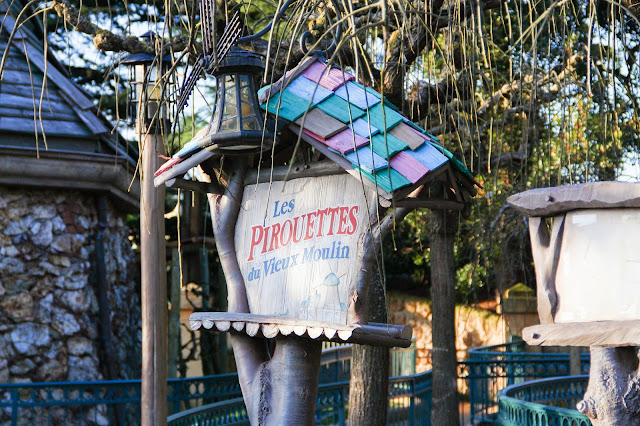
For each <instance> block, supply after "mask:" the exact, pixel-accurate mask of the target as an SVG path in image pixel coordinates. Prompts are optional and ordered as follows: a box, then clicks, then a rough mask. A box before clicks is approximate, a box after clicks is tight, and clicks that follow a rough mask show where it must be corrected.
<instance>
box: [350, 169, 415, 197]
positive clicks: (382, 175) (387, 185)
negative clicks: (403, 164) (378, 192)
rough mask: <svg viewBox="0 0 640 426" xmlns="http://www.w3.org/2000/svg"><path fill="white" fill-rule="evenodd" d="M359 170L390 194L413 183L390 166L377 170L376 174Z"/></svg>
mask: <svg viewBox="0 0 640 426" xmlns="http://www.w3.org/2000/svg"><path fill="white" fill-rule="evenodd" d="M358 170H360V171H361V172H362V174H363V175H364V176H365V177H366V178H367V179H369V180H370V181H371V182H373V183H375V184H377V185H378V186H379V187H381V188H382V189H384V190H385V191H386V192H388V193H390V194H392V193H393V192H395V191H397V190H398V189H400V188H404V187H406V186H407V185H410V184H411V182H410V181H409V180H408V179H407V178H406V177H404V176H402V175H401V174H400V173H399V172H398V171H396V170H394V169H391V168H389V167H387V168H384V169H380V170H378V171H376V172H375V175H374V174H372V173H369V172H367V171H366V170H363V169H358Z"/></svg>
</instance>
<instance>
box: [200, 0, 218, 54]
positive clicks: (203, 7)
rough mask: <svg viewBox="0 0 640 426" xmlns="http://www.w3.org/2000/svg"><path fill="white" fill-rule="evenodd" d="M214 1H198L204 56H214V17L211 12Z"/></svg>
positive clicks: (212, 11)
mask: <svg viewBox="0 0 640 426" xmlns="http://www.w3.org/2000/svg"><path fill="white" fill-rule="evenodd" d="M214 1H215V0H201V1H200V23H201V30H202V47H203V49H204V54H205V56H210V55H214V53H215V50H214V49H215V35H216V33H215V26H214V23H215V19H216V17H215V15H214V10H213V6H214V5H213V2H214Z"/></svg>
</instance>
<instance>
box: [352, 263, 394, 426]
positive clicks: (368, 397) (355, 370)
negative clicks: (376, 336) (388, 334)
mask: <svg viewBox="0 0 640 426" xmlns="http://www.w3.org/2000/svg"><path fill="white" fill-rule="evenodd" d="M369 319H370V320H371V321H373V322H380V323H386V322H387V309H386V301H385V297H384V289H383V286H382V282H381V280H380V275H379V274H378V273H374V274H373V277H372V280H371V283H370V285H369ZM388 389H389V348H385V347H380V346H369V345H354V346H353V352H352V358H351V383H350V387H349V424H350V425H367V426H377V425H381V426H383V425H386V424H387V406H388V402H387V397H388V396H387V395H388Z"/></svg>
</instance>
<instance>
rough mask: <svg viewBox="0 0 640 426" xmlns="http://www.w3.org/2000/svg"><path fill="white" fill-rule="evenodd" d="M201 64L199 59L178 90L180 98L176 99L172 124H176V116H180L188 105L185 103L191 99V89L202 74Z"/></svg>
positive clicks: (202, 67)
mask: <svg viewBox="0 0 640 426" xmlns="http://www.w3.org/2000/svg"><path fill="white" fill-rule="evenodd" d="M203 62H204V61H203V59H199V60H198V61H197V62H196V64H195V65H194V66H193V68H192V69H191V73H190V74H189V77H187V78H186V79H185V80H184V83H183V84H182V88H181V89H180V97H179V98H178V104H177V105H176V117H175V119H174V123H177V121H178V115H180V113H181V112H182V110H183V109H184V107H186V106H187V105H188V104H187V101H188V100H189V98H190V97H191V93H193V89H194V88H195V87H196V82H197V81H198V80H200V77H202V74H203V72H204V66H203Z"/></svg>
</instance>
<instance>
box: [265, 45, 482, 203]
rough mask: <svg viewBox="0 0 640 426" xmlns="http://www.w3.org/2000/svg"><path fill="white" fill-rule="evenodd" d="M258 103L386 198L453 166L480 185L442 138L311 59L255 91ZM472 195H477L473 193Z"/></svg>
mask: <svg viewBox="0 0 640 426" xmlns="http://www.w3.org/2000/svg"><path fill="white" fill-rule="evenodd" d="M259 98H260V102H261V106H262V108H263V109H264V110H266V111H267V112H269V113H270V114H271V115H273V116H275V117H276V118H278V119H284V120H287V121H288V122H290V126H291V127H292V129H294V130H295V131H296V132H297V133H300V132H302V133H301V136H302V138H303V139H304V140H305V141H307V142H308V143H310V144H311V145H313V146H314V147H315V148H316V149H318V150H319V151H321V152H322V153H323V154H325V155H326V156H327V157H328V158H330V159H331V160H333V161H334V162H336V163H338V164H340V165H341V166H342V167H343V168H344V169H345V170H347V171H348V172H351V173H352V174H354V173H353V172H355V174H361V175H362V176H364V177H365V178H366V179H367V181H368V182H369V183H370V185H371V186H374V187H376V188H377V189H378V193H379V194H380V195H381V196H383V197H384V198H386V199H392V198H393V199H401V198H403V197H404V196H406V195H408V194H409V193H411V192H412V191H413V190H415V189H416V188H418V187H419V186H420V185H422V184H424V183H425V182H427V181H429V180H430V179H432V178H434V177H435V174H436V173H435V172H437V171H439V170H441V169H443V168H447V167H448V168H450V169H451V170H452V171H454V172H455V174H456V175H458V177H457V178H456V179H462V180H464V181H466V182H465V183H466V184H467V185H465V186H466V187H467V188H470V187H472V186H473V184H477V183H476V182H475V180H474V179H473V176H472V175H471V173H470V172H469V171H468V170H467V168H466V167H464V165H463V164H462V163H460V161H458V160H457V159H455V157H454V156H453V154H452V153H451V152H449V151H447V150H446V149H445V148H444V147H443V146H442V145H441V143H440V140H439V139H438V138H436V137H435V136H433V135H430V134H429V133H427V132H426V131H425V130H424V129H422V128H420V127H419V126H417V125H416V124H414V123H413V122H411V121H410V120H409V119H407V118H406V117H404V116H403V115H402V114H401V113H400V112H399V111H398V108H396V107H395V106H394V105H393V104H392V103H391V102H389V101H388V100H387V99H386V98H384V97H383V96H382V95H381V94H380V93H378V92H376V91H375V90H374V89H372V88H370V87H366V86H364V85H363V84H362V83H360V82H358V81H357V80H356V78H355V77H354V76H353V75H351V74H349V73H348V72H345V71H343V70H340V69H339V68H332V67H329V66H327V65H326V64H325V63H324V62H323V60H322V59H320V58H316V57H313V58H309V59H307V60H306V61H304V62H302V63H301V64H300V65H299V66H298V67H297V68H295V69H293V70H291V71H290V72H289V73H288V74H287V75H285V76H284V77H283V78H282V79H281V80H279V81H278V82H276V83H274V84H273V85H271V86H266V87H263V88H262V89H261V90H260V92H259ZM472 192H474V191H472Z"/></svg>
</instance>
